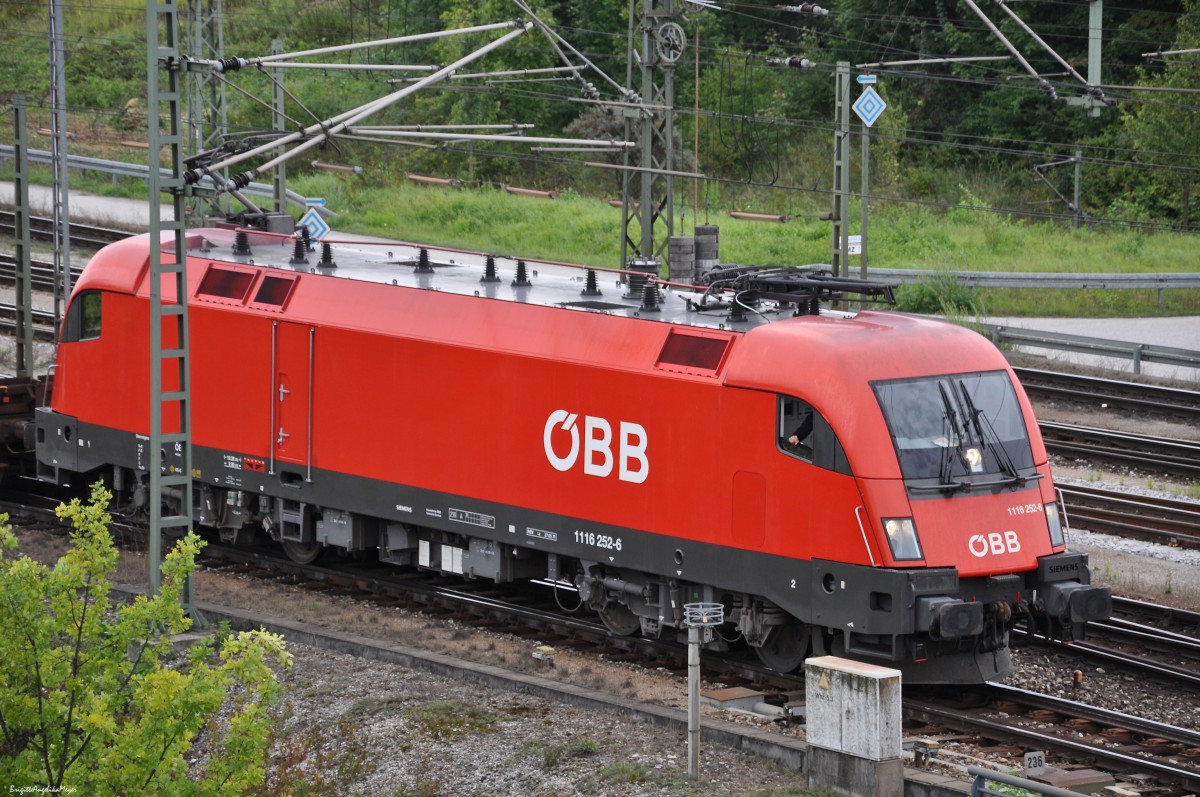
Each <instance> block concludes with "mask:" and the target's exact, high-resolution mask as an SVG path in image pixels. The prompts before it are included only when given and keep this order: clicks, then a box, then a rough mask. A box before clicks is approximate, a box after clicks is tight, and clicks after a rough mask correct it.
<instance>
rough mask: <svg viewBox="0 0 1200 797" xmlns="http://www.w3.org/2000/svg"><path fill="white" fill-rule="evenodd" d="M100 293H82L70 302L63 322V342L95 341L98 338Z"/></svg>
mask: <svg viewBox="0 0 1200 797" xmlns="http://www.w3.org/2000/svg"><path fill="white" fill-rule="evenodd" d="M101 298H102V297H101V294H100V291H84V292H83V293H81V294H79V295H77V296H76V297H75V298H74V299H72V300H71V306H70V307H69V308H68V309H67V318H66V320H65V321H64V322H63V342H64V343H75V342H78V341H81V340H95V339H96V338H98V337H100V326H101V325H100V305H101Z"/></svg>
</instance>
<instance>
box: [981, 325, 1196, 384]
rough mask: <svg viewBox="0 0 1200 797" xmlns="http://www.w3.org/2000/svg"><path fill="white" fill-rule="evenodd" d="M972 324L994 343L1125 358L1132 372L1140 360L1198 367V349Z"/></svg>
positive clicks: (1139, 363) (1137, 371) (1137, 367)
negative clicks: (1131, 363)
mask: <svg viewBox="0 0 1200 797" xmlns="http://www.w3.org/2000/svg"><path fill="white" fill-rule="evenodd" d="M972 326H973V328H974V329H976V330H978V331H979V333H980V334H981V335H983V336H985V337H987V338H990V339H991V341H992V343H995V344H997V345H999V344H1001V343H1008V344H1012V345H1015V346H1036V347H1038V348H1043V349H1058V350H1060V351H1071V352H1076V353H1079V354H1097V355H1102V356H1106V357H1120V358H1128V359H1130V360H1132V361H1133V372H1134V373H1135V374H1140V373H1141V372H1142V367H1141V366H1142V363H1143V362H1155V363H1161V364H1163V365H1174V366H1180V367H1183V368H1200V351H1194V350H1191V349H1176V348H1172V347H1170V346H1154V345H1151V344H1148V343H1132V342H1130V341H1127V340H1105V339H1104V338H1086V337H1083V336H1082V335H1068V334H1067V333H1065V332H1043V331H1040V330H1036V329H1021V328H1017V327H1006V326H1000V325H996V324H973V325H972Z"/></svg>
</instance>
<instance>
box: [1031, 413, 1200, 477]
mask: <svg viewBox="0 0 1200 797" xmlns="http://www.w3.org/2000/svg"><path fill="white" fill-rule="evenodd" d="M1038 426H1039V428H1040V429H1041V430H1042V438H1043V440H1045V443H1046V450H1047V451H1048V452H1049V453H1051V454H1055V455H1058V456H1062V457H1070V458H1072V459H1077V460H1084V461H1086V462H1103V463H1106V464H1109V465H1115V466H1119V467H1126V468H1132V469H1136V470H1138V471H1140V472H1142V473H1150V474H1155V475H1162V476H1170V477H1175V478H1181V479H1190V480H1195V479H1200V443H1195V442H1191V441H1188V440H1174V439H1171V438H1165V437H1154V436H1152V435H1142V434H1133V433H1131V432H1114V431H1112V430H1109V429H1096V428H1094V427H1090V426H1077V425H1074V424H1065V423H1049V422H1046V421H1043V422H1041V423H1039V424H1038Z"/></svg>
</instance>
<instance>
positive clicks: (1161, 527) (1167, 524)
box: [1059, 485, 1200, 550]
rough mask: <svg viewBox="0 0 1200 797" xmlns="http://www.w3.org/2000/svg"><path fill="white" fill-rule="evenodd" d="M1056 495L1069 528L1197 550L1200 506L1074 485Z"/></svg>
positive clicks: (1199, 546) (1198, 504)
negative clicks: (1077, 527)
mask: <svg viewBox="0 0 1200 797" xmlns="http://www.w3.org/2000/svg"><path fill="white" fill-rule="evenodd" d="M1059 492H1060V493H1062V496H1063V503H1064V505H1065V506H1066V510H1067V520H1068V521H1069V523H1070V524H1071V525H1072V526H1079V527H1081V528H1085V529H1087V530H1089V531H1096V532H1100V533H1103V534H1112V535H1115V536H1118V537H1128V538H1130V539H1136V540H1146V541H1148V542H1156V543H1160V544H1162V545H1169V546H1172V547H1178V548H1188V549H1191V550H1197V549H1200V503H1197V502H1195V501H1184V500H1180V499H1173V498H1159V497H1151V496H1141V495H1139V496H1131V495H1129V494H1128V493H1122V492H1117V491H1115V490H1105V489H1102V488H1099V487H1084V486H1074V485H1073V486H1069V487H1068V486H1061V485H1060V486H1059Z"/></svg>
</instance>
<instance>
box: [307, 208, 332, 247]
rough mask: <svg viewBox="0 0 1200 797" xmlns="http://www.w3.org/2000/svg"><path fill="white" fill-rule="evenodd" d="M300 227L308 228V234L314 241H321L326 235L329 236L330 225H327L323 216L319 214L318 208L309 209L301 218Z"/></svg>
mask: <svg viewBox="0 0 1200 797" xmlns="http://www.w3.org/2000/svg"><path fill="white" fill-rule="evenodd" d="M300 226H301V227H307V228H308V234H309V236H310V237H311V238H312V239H313V240H314V241H319V240H321V239H322V238H324V237H325V236H326V235H329V225H328V224H326V223H325V219H323V218H321V214H319V213H317V209H316V208H309V209H308V210H307V211H305V213H304V215H303V216H301V217H300Z"/></svg>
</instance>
